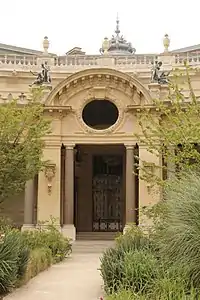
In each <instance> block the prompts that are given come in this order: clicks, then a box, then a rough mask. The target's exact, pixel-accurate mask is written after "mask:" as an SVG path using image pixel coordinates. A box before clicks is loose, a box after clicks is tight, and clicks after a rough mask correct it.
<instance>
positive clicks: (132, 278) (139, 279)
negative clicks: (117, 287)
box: [122, 249, 159, 293]
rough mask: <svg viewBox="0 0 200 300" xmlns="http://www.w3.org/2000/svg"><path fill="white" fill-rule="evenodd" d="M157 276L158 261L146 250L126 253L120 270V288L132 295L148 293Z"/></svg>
mask: <svg viewBox="0 0 200 300" xmlns="http://www.w3.org/2000/svg"><path fill="white" fill-rule="evenodd" d="M158 275H159V266H158V261H157V259H156V258H155V256H154V255H153V254H152V253H151V252H149V251H148V250H141V249H140V250H135V251H130V252H126V253H125V256H124V263H123V268H122V286H123V287H124V288H126V289H131V290H132V291H133V292H134V293H138V292H140V293H143V292H148V291H149V290H150V289H152V287H153V284H154V280H155V279H156V278H157V276H158Z"/></svg>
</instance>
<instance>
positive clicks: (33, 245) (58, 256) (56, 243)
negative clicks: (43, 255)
mask: <svg viewBox="0 0 200 300" xmlns="http://www.w3.org/2000/svg"><path fill="white" fill-rule="evenodd" d="M23 240H24V244H25V245H28V247H29V248H30V249H31V250H34V249H38V248H43V247H47V248H48V249H50V250H51V252H52V256H53V259H54V262H59V261H61V260H63V259H64V258H65V257H66V256H67V255H68V254H69V253H70V252H71V243H70V241H69V239H67V238H64V237H63V235H62V233H60V232H59V231H58V230H53V229H46V230H34V231H25V232H23Z"/></svg>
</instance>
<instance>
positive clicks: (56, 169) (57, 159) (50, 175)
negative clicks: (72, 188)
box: [37, 144, 61, 226]
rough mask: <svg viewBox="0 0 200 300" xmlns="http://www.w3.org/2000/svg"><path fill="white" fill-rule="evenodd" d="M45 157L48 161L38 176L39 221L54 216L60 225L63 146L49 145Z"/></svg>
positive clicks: (44, 152) (45, 150)
mask: <svg viewBox="0 0 200 300" xmlns="http://www.w3.org/2000/svg"><path fill="white" fill-rule="evenodd" d="M43 159H44V160H45V161H48V163H47V165H46V167H45V169H44V171H43V172H40V173H39V176H38V211H37V222H42V221H49V220H50V218H51V216H52V217H54V218H56V219H57V223H58V226H60V194H61V193H60V187H61V185H60V180H61V146H60V145H59V144H58V145H51V146H50V145H49V146H47V147H46V148H45V149H44V151H43Z"/></svg>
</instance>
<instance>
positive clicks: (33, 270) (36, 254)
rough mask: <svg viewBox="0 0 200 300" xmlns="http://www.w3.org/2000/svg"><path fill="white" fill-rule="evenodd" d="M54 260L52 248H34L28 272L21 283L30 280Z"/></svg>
mask: <svg viewBox="0 0 200 300" xmlns="http://www.w3.org/2000/svg"><path fill="white" fill-rule="evenodd" d="M52 262H53V260H52V253H51V250H50V249H48V248H39V249H34V250H32V251H31V253H30V257H29V261H28V266H27V269H26V272H25V274H24V276H23V278H22V280H21V282H20V285H21V284H24V283H26V282H28V281H29V280H30V279H31V278H33V277H35V276H36V275H37V274H38V273H40V272H42V271H44V270H46V269H47V268H48V267H50V266H51V264H52Z"/></svg>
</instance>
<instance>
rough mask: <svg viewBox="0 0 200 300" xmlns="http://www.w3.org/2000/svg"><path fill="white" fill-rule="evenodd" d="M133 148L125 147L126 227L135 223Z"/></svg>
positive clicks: (131, 146)
mask: <svg viewBox="0 0 200 300" xmlns="http://www.w3.org/2000/svg"><path fill="white" fill-rule="evenodd" d="M135 195H136V193H135V174H134V146H133V145H127V146H126V226H127V225H128V223H135V222H136V210H135V209H136V199H135Z"/></svg>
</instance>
